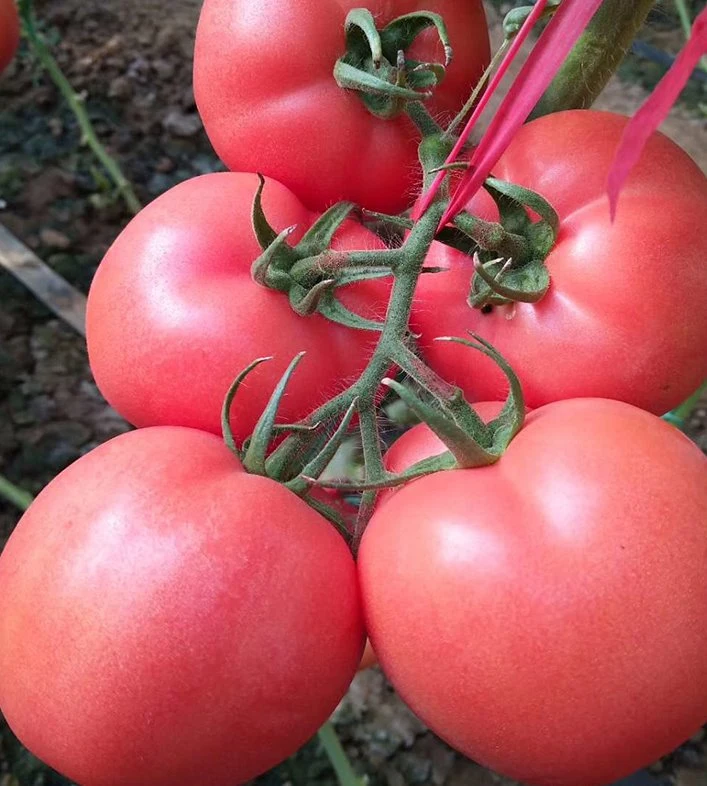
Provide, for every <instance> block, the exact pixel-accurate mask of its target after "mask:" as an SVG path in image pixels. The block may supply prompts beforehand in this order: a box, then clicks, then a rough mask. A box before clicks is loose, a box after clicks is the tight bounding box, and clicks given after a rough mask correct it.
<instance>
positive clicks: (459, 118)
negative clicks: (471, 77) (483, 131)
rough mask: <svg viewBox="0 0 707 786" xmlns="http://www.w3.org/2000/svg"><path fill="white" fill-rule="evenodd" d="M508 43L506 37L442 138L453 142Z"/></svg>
mask: <svg viewBox="0 0 707 786" xmlns="http://www.w3.org/2000/svg"><path fill="white" fill-rule="evenodd" d="M510 41H511V38H508V37H507V38H506V39H505V40H504V41H503V43H502V44H501V46H499V48H498V50H497V51H496V53H495V54H494V56H493V57H492V58H491V62H490V63H489V64H488V67H487V68H486V70H485V71H484V73H483V74H481V78H480V79H479V81H478V82H477V83H476V87H474V89H473V90H472V92H471V95H470V96H469V98H468V99H467V102H466V103H465V104H464V106H463V107H462V108H461V110H460V111H459V112H458V113H457V115H456V117H454V119H453V120H452V122H451V123H450V124H449V125H448V126H447V128H446V129H445V130H444V132H443V134H442V136H443V137H444V138H445V139H451V140H455V139H456V136H455V134H456V130H457V129H458V128H459V126H460V125H461V124H462V123H463V122H464V119H465V118H466V116H467V115H468V114H469V112H471V110H472V109H473V108H474V105H475V104H476V102H477V101H478V99H479V96H480V95H481V92H482V90H483V89H484V87H486V83H487V82H488V81H489V78H490V76H491V74H492V73H493V72H494V70H495V69H496V66H497V65H498V64H499V63H500V62H501V60H502V59H503V56H504V55H505V53H506V49H508V45H509V44H510Z"/></svg>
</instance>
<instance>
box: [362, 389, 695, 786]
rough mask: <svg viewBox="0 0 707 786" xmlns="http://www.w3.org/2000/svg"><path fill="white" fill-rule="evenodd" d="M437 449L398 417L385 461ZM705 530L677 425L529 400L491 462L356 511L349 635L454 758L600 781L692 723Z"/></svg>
mask: <svg viewBox="0 0 707 786" xmlns="http://www.w3.org/2000/svg"><path fill="white" fill-rule="evenodd" d="M413 434H414V435H415V436H414V437H413V436H412V435H413ZM401 442H402V440H401ZM425 442H426V443H427V447H426V450H425V449H423V448H424V444H425ZM443 449H444V445H443V444H442V443H441V441H440V440H439V439H438V438H437V437H436V436H435V435H434V434H433V433H432V432H431V431H430V430H429V429H428V428H427V427H426V426H417V427H415V429H413V431H412V432H410V436H407V450H406V447H405V446H404V445H403V446H401V448H400V449H399V451H398V454H397V457H396V462H397V463H398V466H399V468H400V469H403V468H404V467H405V466H406V465H409V464H412V463H414V462H416V461H418V460H419V458H420V457H421V454H422V453H425V452H426V453H427V455H434V454H437V453H440V452H441V451H442V450H443ZM705 522H707V459H705V457H704V456H703V455H702V453H701V452H700V451H699V449H698V448H697V447H696V446H695V445H693V444H692V443H691V442H690V441H689V440H688V439H687V438H686V437H685V436H684V435H683V434H682V433H680V432H679V431H678V430H677V429H675V428H674V427H672V426H670V425H669V424H667V423H665V422H664V421H662V420H660V419H659V418H656V417H655V416H653V415H651V414H650V413H647V412H645V411H643V410H640V409H637V408H635V407H631V406H629V405H628V404H624V403H622V402H618V401H610V400H603V399H575V400H569V401H561V402H557V403H554V404H549V405H547V406H545V407H542V408H541V409H539V410H536V411H534V412H532V413H531V414H530V415H529V416H528V418H527V421H526V425H525V426H524V427H523V429H522V430H521V431H520V432H519V434H518V435H517V436H516V437H515V439H514V440H513V442H511V444H510V446H509V447H508V449H507V451H506V453H505V454H504V455H503V456H502V457H501V459H500V460H499V461H498V463H496V464H494V465H491V466H488V467H483V468H477V469H470V470H453V471H448V472H437V473H435V474H432V475H429V476H427V477H424V478H422V479H420V480H416V481H414V482H411V483H409V484H408V485H406V486H404V487H403V488H401V489H400V490H399V491H397V492H396V493H395V494H392V495H390V496H389V497H388V498H387V499H386V500H385V501H384V503H383V504H382V505H381V506H380V507H379V508H378V509H377V510H376V511H375V513H374V515H373V517H372V519H371V521H370V524H369V526H368V529H367V530H366V533H365V535H364V537H363V542H362V544H361V549H360V552H359V560H358V565H359V575H360V578H361V587H362V593H363V600H364V608H365V613H366V625H367V631H368V635H369V637H370V639H371V642H372V644H373V647H374V649H375V651H376V654H377V655H378V657H379V659H380V662H381V665H382V667H383V670H384V671H385V673H386V675H387V676H388V677H389V678H390V680H391V682H392V683H393V685H394V687H395V688H396V689H397V690H398V691H399V692H400V694H401V696H402V698H403V699H404V700H405V701H406V702H407V703H408V704H409V705H410V706H411V708H412V709H413V710H414V712H415V713H416V714H417V715H419V716H420V718H422V720H423V721H424V722H425V723H427V724H428V725H429V726H430V728H431V729H432V730H433V731H434V732H435V733H436V734H438V735H439V736H441V737H442V738H443V739H445V740H446V741H447V742H448V743H450V744H451V745H452V746H453V747H454V748H456V749H457V750H459V751H461V752H462V753H464V754H465V755H467V756H469V757H471V758H472V759H474V760H475V761H478V762H480V763H482V764H484V765H486V766H488V767H491V768H492V769H494V770H496V771H498V772H500V773H503V774H505V775H508V776H509V777H512V778H515V779H517V780H520V781H522V782H523V783H529V784H535V785H536V786H553V785H554V784H558V783H562V784H563V786H600V784H606V783H609V782H612V781H614V780H616V779H618V778H621V777H624V776H627V775H629V774H630V773H632V772H633V771H635V770H636V769H639V768H640V767H642V766H645V765H647V764H650V763H651V762H652V761H654V760H656V759H657V758H658V757H660V756H661V755H663V754H666V753H668V752H669V751H670V750H672V749H673V748H675V747H676V746H677V745H678V744H679V743H681V742H682V741H684V740H685V739H687V738H688V737H689V736H690V735H691V734H692V733H693V732H694V731H695V729H697V728H698V727H699V726H700V725H701V724H702V723H704V721H705V718H707V661H706V660H705V658H704V651H705V648H706V647H707V616H705V613H704V612H705V608H707V561H706V560H705V555H706V554H707V527H705Z"/></svg>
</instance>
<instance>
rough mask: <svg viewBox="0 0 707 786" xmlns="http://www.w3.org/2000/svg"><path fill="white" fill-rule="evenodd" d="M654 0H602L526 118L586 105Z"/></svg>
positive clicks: (613, 68)
mask: <svg viewBox="0 0 707 786" xmlns="http://www.w3.org/2000/svg"><path fill="white" fill-rule="evenodd" d="M654 5H655V0H630V2H629V1H628V0H604V2H603V3H602V5H601V6H600V7H599V10H598V11H597V12H596V14H595V15H594V18H593V19H592V21H591V22H590V23H589V25H588V26H587V28H586V30H585V31H584V33H583V34H582V37H581V38H580V39H579V41H578V42H577V44H576V45H575V47H574V49H573V50H572V52H571V53H570V55H569V57H568V58H567V60H565V63H564V65H563V66H562V68H561V69H560V70H559V71H558V73H557V75H556V76H555V78H554V80H553V81H552V83H551V84H550V87H548V89H547V90H546V92H545V95H544V96H543V97H542V98H541V99H540V101H539V102H538V104H537V106H536V107H535V109H534V110H533V112H532V114H531V115H530V119H533V118H536V117H541V116H542V115H548V114H550V113H552V112H560V111H562V110H565V109H586V108H588V107H590V106H591V105H592V104H593V103H594V101H595V100H596V98H597V96H598V95H599V93H601V91H602V90H603V89H604V87H605V86H606V84H607V82H608V81H609V79H611V77H612V76H613V74H614V72H615V71H616V69H617V68H618V67H619V65H620V64H621V61H622V60H623V59H624V55H625V54H626V52H628V50H629V47H630V46H631V43H632V41H633V39H634V38H635V36H636V33H637V32H638V31H639V29H640V28H641V25H642V24H643V23H644V22H645V20H646V17H647V16H648V13H649V12H650V10H651V9H652V8H653V6H654Z"/></svg>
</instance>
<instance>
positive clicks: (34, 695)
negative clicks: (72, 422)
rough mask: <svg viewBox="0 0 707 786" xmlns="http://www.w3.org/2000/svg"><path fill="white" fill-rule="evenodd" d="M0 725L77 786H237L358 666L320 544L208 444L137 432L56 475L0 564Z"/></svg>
mask: <svg viewBox="0 0 707 786" xmlns="http://www.w3.org/2000/svg"><path fill="white" fill-rule="evenodd" d="M0 640H1V641H2V647H1V648H0V706H1V707H2V711H3V713H4V714H5V716H6V718H7V721H8V723H9V724H10V726H11V727H12V728H13V730H14V731H15V733H16V734H17V735H18V737H19V738H20V739H21V740H22V741H23V742H24V743H25V744H26V745H27V747H29V748H30V750H32V751H33V752H34V753H35V754H36V755H37V756H39V757H40V758H41V759H43V760H44V761H46V762H47V763H48V764H50V765H51V766H53V767H55V768H56V769H58V770H59V771H61V772H62V773H64V774H65V775H66V776H68V777H69V778H71V779H72V780H75V781H77V782H78V783H81V784H85V786H124V784H131V786H160V785H161V784H164V786H173V784H175V783H181V782H185V781H189V782H192V783H205V784H209V786H220V785H221V784H222V785H223V786H230V785H231V784H234V783H243V782H244V781H247V780H249V779H250V778H251V777H254V776H255V775H257V774H259V773H261V772H263V771H265V770H266V769H268V768H269V767H271V766H274V765H275V764H276V763H278V762H279V761H281V760H283V759H285V758H286V757H287V756H288V755H290V754H291V753H293V752H294V751H295V750H296V749H297V748H298V747H299V746H300V745H302V744H303V743H304V742H305V741H306V740H307V739H308V738H309V737H310V736H311V735H312V734H314V733H315V731H316V730H317V728H318V727H319V726H320V725H321V724H322V723H323V722H324V721H325V720H326V719H327V717H328V716H329V714H330V712H331V711H333V709H334V708H335V706H336V704H337V703H338V701H339V700H340V699H341V697H342V696H343V695H344V693H345V691H346V689H347V688H348V685H349V683H350V681H351V679H352V678H353V675H354V674H355V672H356V667H357V665H358V662H359V659H360V657H361V653H362V651H363V642H364V632H363V623H362V612H361V607H360V597H359V590H358V585H357V579H356V569H355V565H354V562H353V558H352V557H351V554H350V552H349V550H348V548H347V546H346V544H345V542H344V541H343V539H342V538H341V537H340V535H339V534H338V533H337V532H336V531H335V530H334V529H333V527H332V526H331V525H330V524H329V523H328V522H327V521H326V520H325V519H323V518H322V517H321V516H319V515H318V514H317V513H315V512H314V511H313V510H312V509H311V508H309V507H308V506H307V505H306V503H304V502H303V501H302V500H300V499H298V498H296V497H295V496H294V495H293V494H291V493H290V492H289V491H287V489H285V488H284V487H283V486H280V485H279V484H277V483H275V482H274V481H271V480H269V479H266V478H263V477H259V476H254V475H248V474H246V473H245V472H244V471H243V470H242V468H241V467H240V464H239V462H238V461H237V459H236V458H235V457H234V456H233V455H232V454H231V453H230V451H229V450H228V449H227V448H226V447H225V446H224V444H223V443H222V442H221V441H220V440H219V438H218V437H216V436H215V435H212V434H207V433H205V432H199V431H195V430H191V429H183V428H172V427H161V428H151V429H142V430H139V431H134V432H130V433H127V434H124V435H122V436H119V437H116V438H115V439H113V440H111V441H110V442H108V443H106V444H104V445H102V446H100V447H99V448H97V449H96V450H94V451H93V452H91V453H90V454H88V455H86V456H85V457H83V458H81V459H79V461H77V462H76V463H75V464H73V465H72V466H70V467H69V468H68V469H66V470H65V471H64V472H63V473H62V474H61V475H59V476H58V477H57V478H56V479H55V480H54V481H52V483H50V484H49V486H48V487H47V488H46V489H45V490H44V491H43V492H42V493H41V494H40V495H39V497H38V498H37V500H36V501H35V503H34V504H33V505H32V507H31V508H30V509H29V511H28V512H27V513H26V514H25V516H24V517H23V518H22V520H21V521H20V523H19V525H18V527H17V529H16V530H15V532H14V533H13V535H12V536H11V538H10V540H9V542H8V544H7V547H6V549H5V551H4V552H3V554H2V555H1V556H0Z"/></svg>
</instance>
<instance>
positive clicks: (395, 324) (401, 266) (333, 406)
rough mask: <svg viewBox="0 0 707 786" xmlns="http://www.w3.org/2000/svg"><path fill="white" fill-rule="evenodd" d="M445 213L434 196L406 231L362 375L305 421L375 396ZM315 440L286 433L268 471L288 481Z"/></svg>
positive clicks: (326, 417) (327, 418) (401, 341)
mask: <svg viewBox="0 0 707 786" xmlns="http://www.w3.org/2000/svg"><path fill="white" fill-rule="evenodd" d="M443 211H444V203H443V202H441V201H440V200H438V201H436V202H435V203H433V205H432V206H431V207H430V208H429V210H428V211H427V212H426V213H425V214H424V215H423V216H422V217H421V218H420V220H419V221H417V223H416V224H415V225H414V226H413V228H412V229H411V230H410V234H409V235H408V237H407V238H406V240H405V243H404V245H403V246H402V247H401V248H400V249H397V250H396V251H395V252H394V253H395V256H396V260H397V261H396V264H395V265H394V271H393V275H394V284H393V291H392V293H391V296H390V301H389V304H388V314H387V316H386V320H385V326H384V328H383V330H382V332H381V335H380V338H379V340H378V344H377V345H376V348H375V350H374V351H373V354H372V356H371V358H370V360H369V362H368V365H367V366H366V368H365V369H364V371H363V373H362V374H361V376H360V377H359V378H358V379H357V380H356V382H354V383H353V384H352V385H350V386H349V387H348V388H347V389H346V390H344V391H342V392H341V393H340V394H339V395H338V396H335V397H334V398H332V399H330V400H329V401H327V402H326V403H324V404H322V405H321V406H320V407H318V408H317V409H316V410H314V411H313V412H311V413H310V414H309V415H308V417H307V418H306V419H305V420H304V421H303V423H305V424H315V423H322V424H323V423H327V422H332V421H333V420H335V419H336V418H341V417H342V416H343V414H344V413H345V412H346V410H347V409H348V408H349V407H350V406H351V404H352V402H353V401H354V400H355V399H358V400H359V412H361V407H362V406H363V407H364V408H365V406H367V405H368V404H369V403H370V402H372V401H374V400H375V396H376V393H377V391H378V390H379V387H380V384H381V380H382V379H383V377H385V376H387V374H388V372H389V370H390V367H391V365H392V364H393V363H394V362H395V357H396V356H397V354H398V350H399V347H401V346H403V345H405V343H406V341H407V337H408V324H409V320H410V311H411V309H412V300H413V295H414V293H415V287H416V285H417V280H418V278H419V276H420V274H421V270H422V268H423V266H424V263H425V258H426V256H427V252H428V250H429V248H430V245H431V244H432V241H433V239H434V236H435V232H436V230H437V225H438V223H439V220H440V218H441V216H442V213H443ZM385 253H386V252H382V254H385ZM387 253H390V252H387ZM381 264H383V261H381ZM314 439H315V436H313V435H312V434H311V433H307V432H297V433H294V434H292V435H291V436H289V437H288V438H287V439H286V440H285V441H284V442H283V443H282V444H281V445H280V446H279V447H278V448H276V449H275V451H274V452H273V453H272V455H271V456H270V458H269V459H268V461H267V462H266V469H267V474H268V475H269V476H270V477H276V478H278V479H279V480H289V479H291V478H288V477H287V470H288V468H290V467H292V466H296V464H297V459H298V457H301V456H302V455H304V454H306V453H307V451H308V449H309V445H311V444H312V443H313V442H314ZM300 463H301V462H300ZM369 469H373V471H374V472H375V468H373V467H371V468H369V467H367V472H368V471H369ZM295 474H297V473H295Z"/></svg>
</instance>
